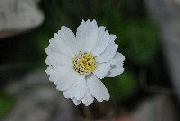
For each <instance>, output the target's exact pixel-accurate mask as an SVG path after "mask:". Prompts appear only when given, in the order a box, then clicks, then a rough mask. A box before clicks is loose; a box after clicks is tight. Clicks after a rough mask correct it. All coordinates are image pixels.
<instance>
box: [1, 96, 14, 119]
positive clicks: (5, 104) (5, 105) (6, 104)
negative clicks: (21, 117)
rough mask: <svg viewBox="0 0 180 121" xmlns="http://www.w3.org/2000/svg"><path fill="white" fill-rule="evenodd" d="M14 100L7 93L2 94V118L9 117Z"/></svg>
mask: <svg viewBox="0 0 180 121" xmlns="http://www.w3.org/2000/svg"><path fill="white" fill-rule="evenodd" d="M13 105H14V100H13V98H12V97H11V96H10V95H8V94H5V93H0V118H2V117H3V116H5V115H7V114H8V113H9V112H10V111H11V110H12V108H13Z"/></svg>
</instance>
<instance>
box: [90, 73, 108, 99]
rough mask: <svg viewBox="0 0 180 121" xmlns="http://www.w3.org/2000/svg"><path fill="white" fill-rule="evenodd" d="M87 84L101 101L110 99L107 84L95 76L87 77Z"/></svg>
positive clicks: (92, 93) (93, 94)
mask: <svg viewBox="0 0 180 121" xmlns="http://www.w3.org/2000/svg"><path fill="white" fill-rule="evenodd" d="M87 85H88V87H89V89H90V93H91V95H92V96H94V97H95V98H96V99H97V100H98V101H99V102H102V101H103V100H106V101H108V100H109V93H108V90H107V88H106V87H105V85H104V84H103V83H102V82H101V81H100V80H99V79H98V78H97V77H95V76H91V77H90V78H88V79H87Z"/></svg>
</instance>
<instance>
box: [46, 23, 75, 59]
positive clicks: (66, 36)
mask: <svg viewBox="0 0 180 121" xmlns="http://www.w3.org/2000/svg"><path fill="white" fill-rule="evenodd" d="M49 42H50V44H49V46H48V47H47V48H46V50H45V51H46V53H47V54H48V55H50V54H51V53H57V54H63V55H66V56H70V57H73V56H74V53H75V52H76V51H78V47H79V46H78V43H77V42H76V41H75V36H74V34H73V32H72V31H71V30H70V29H69V28H67V27H64V26H63V27H61V30H59V31H58V33H57V34H55V35H54V38H52V39H50V40H49Z"/></svg>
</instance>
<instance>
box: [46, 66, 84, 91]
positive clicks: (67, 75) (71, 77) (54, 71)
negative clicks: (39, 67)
mask: <svg viewBox="0 0 180 121" xmlns="http://www.w3.org/2000/svg"><path fill="white" fill-rule="evenodd" d="M46 73H47V74H48V75H49V80H50V81H52V82H54V84H55V85H56V88H57V90H60V91H64V90H67V89H69V88H71V87H72V85H73V84H74V83H75V82H76V80H79V79H81V77H80V76H79V75H78V74H76V72H74V71H73V70H71V69H70V68H68V67H66V66H60V67H52V66H50V67H48V68H47V69H46Z"/></svg>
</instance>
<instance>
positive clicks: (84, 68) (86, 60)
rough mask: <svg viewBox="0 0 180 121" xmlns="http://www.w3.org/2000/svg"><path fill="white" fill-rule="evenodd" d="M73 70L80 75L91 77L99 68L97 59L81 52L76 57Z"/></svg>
mask: <svg viewBox="0 0 180 121" xmlns="http://www.w3.org/2000/svg"><path fill="white" fill-rule="evenodd" d="M73 68H74V70H75V71H77V72H78V73H79V74H80V75H85V76H87V75H89V74H90V73H92V72H93V71H94V70H96V68H97V62H96V60H95V58H94V57H93V56H92V55H91V54H90V53H88V52H83V53H82V52H80V53H79V54H78V55H76V56H75V57H74V60H73Z"/></svg>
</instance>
